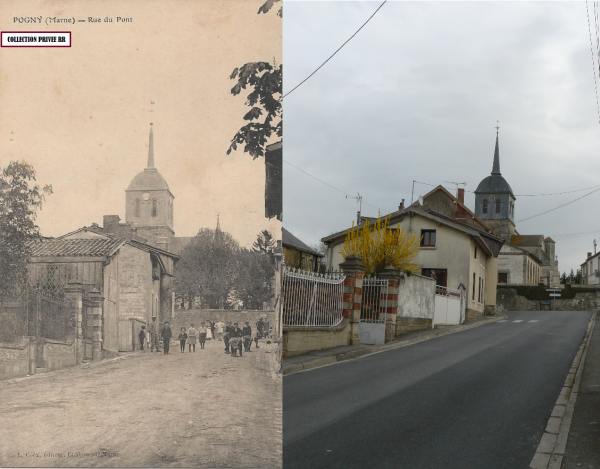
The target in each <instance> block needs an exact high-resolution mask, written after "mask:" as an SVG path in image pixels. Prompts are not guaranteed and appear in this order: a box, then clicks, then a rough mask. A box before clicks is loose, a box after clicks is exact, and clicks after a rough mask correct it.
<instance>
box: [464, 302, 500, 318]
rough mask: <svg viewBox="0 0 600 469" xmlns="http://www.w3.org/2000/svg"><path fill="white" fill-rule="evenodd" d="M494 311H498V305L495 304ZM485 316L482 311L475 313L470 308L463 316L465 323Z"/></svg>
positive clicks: (475, 311)
mask: <svg viewBox="0 0 600 469" xmlns="http://www.w3.org/2000/svg"><path fill="white" fill-rule="evenodd" d="M496 311H499V310H498V305H497V304H496ZM484 315H485V313H484V312H483V311H477V310H474V309H471V308H467V311H466V314H465V321H471V320H473V319H476V318H481V317H483V316H484Z"/></svg>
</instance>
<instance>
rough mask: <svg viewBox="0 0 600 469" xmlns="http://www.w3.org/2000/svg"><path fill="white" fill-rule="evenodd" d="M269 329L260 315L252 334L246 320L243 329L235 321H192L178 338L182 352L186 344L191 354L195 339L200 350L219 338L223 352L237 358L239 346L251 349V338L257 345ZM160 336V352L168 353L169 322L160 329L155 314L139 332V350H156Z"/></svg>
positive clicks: (256, 345)
mask: <svg viewBox="0 0 600 469" xmlns="http://www.w3.org/2000/svg"><path fill="white" fill-rule="evenodd" d="M269 332H270V331H269V323H268V322H266V321H264V320H263V318H260V319H259V320H258V321H257V322H256V330H255V333H254V335H253V334H252V327H251V326H250V322H249V321H246V322H245V324H244V327H243V328H240V327H239V326H238V323H237V322H236V323H233V324H232V323H231V322H228V323H227V325H225V324H224V323H223V322H221V321H218V322H214V321H206V322H201V323H200V326H199V327H198V328H196V327H195V325H194V324H191V325H190V327H189V328H186V327H182V328H181V331H180V333H179V336H178V337H177V338H178V339H179V345H180V348H181V353H184V352H185V346H186V344H187V345H188V351H189V352H190V353H192V351H193V352H195V351H196V341H198V343H199V344H200V349H203V348H204V345H205V343H206V341H207V340H210V339H213V338H214V339H217V340H222V341H223V342H224V343H225V353H228V354H231V355H232V356H234V357H237V354H238V352H239V355H240V356H242V347H243V350H245V351H246V352H250V347H251V345H252V341H253V340H254V343H255V347H256V348H259V346H258V340H259V339H261V338H264V337H268V335H269ZM159 336H160V337H161V338H162V343H163V351H164V353H165V354H168V353H169V345H170V342H171V338H172V337H173V332H172V331H171V326H170V324H169V322H168V321H165V322H164V324H163V327H162V329H161V330H160V332H159V330H158V325H157V322H156V317H153V318H152V322H151V323H150V324H149V326H148V331H146V326H142V327H141V330H140V333H139V340H140V349H141V350H144V345H146V347H147V348H146V350H150V351H151V352H154V350H156V351H157V352H159V351H160V350H159V344H160V341H159Z"/></svg>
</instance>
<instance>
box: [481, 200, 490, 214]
mask: <svg viewBox="0 0 600 469" xmlns="http://www.w3.org/2000/svg"><path fill="white" fill-rule="evenodd" d="M488 203H489V202H488V201H487V200H484V201H483V210H482V213H487V211H488Z"/></svg>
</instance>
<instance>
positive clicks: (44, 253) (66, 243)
mask: <svg viewBox="0 0 600 469" xmlns="http://www.w3.org/2000/svg"><path fill="white" fill-rule="evenodd" d="M124 243H125V241H124V240H122V239H112V238H111V239H100V238H92V239H45V240H42V241H39V242H36V243H33V244H32V245H31V254H32V256H33V257H73V256H86V257H103V256H110V255H112V254H113V253H114V252H115V251H116V250H117V249H118V248H119V247H120V246H122V245H123V244H124Z"/></svg>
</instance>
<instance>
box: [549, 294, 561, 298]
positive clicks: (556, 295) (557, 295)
mask: <svg viewBox="0 0 600 469" xmlns="http://www.w3.org/2000/svg"><path fill="white" fill-rule="evenodd" d="M549 296H555V297H559V296H560V293H550V295H549Z"/></svg>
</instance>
